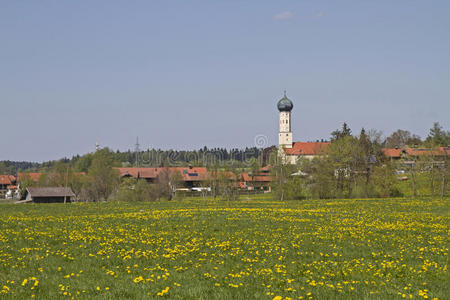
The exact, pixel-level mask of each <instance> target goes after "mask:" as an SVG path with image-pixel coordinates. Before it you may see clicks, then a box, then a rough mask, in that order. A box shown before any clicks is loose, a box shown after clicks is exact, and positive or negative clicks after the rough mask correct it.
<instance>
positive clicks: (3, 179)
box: [0, 175, 16, 185]
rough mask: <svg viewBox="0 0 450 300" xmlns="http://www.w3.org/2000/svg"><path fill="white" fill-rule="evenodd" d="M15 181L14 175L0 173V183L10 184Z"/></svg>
mask: <svg viewBox="0 0 450 300" xmlns="http://www.w3.org/2000/svg"><path fill="white" fill-rule="evenodd" d="M15 181H16V177H14V176H13V175H0V184H7V185H11V184H12V183H13V182H15Z"/></svg>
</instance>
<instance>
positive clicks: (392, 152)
mask: <svg viewBox="0 0 450 300" xmlns="http://www.w3.org/2000/svg"><path fill="white" fill-rule="evenodd" d="M381 150H382V151H383V152H384V155H386V156H387V157H400V156H401V154H402V152H403V150H402V149H390V148H383V149H381Z"/></svg>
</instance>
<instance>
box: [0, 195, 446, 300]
mask: <svg viewBox="0 0 450 300" xmlns="http://www.w3.org/2000/svg"><path fill="white" fill-rule="evenodd" d="M449 202H450V201H449V199H445V200H441V199H426V200H410V199H392V200H386V199H377V200H328V201H326V200H314V201H313V200H311V201H300V202H283V203H280V202H274V201H272V202H271V201H267V200H264V201H258V200H252V201H238V202H231V203H227V202H207V203H205V202H202V201H184V202H161V203H98V204H97V203H87V204H70V205H62V204H59V205H57V204H46V205H45V204H44V205H33V204H30V205H12V204H5V205H0V229H1V230H0V297H3V298H10V299H22V298H31V297H34V298H37V299H55V298H64V297H67V298H83V299H86V298H105V299H123V298H133V299H142V298H145V297H147V298H163V297H166V298H172V299H274V298H275V299H289V298H291V299H364V298H370V299H396V298H398V299H403V298H406V299H410V298H413V299H423V298H425V299H434V298H438V299H445V298H447V299H448V298H449V295H450V289H449V287H450V282H449V279H448V277H449V276H448V270H447V264H448V247H449V239H448V233H449Z"/></svg>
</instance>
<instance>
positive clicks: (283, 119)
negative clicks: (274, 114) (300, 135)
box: [277, 91, 294, 149]
mask: <svg viewBox="0 0 450 300" xmlns="http://www.w3.org/2000/svg"><path fill="white" fill-rule="evenodd" d="M277 107H278V110H279V111H280V132H279V133H278V148H280V149H281V148H292V132H291V110H292V109H293V108H294V104H292V101H291V100H289V99H288V97H286V91H284V97H283V98H281V100H280V101H278V105H277Z"/></svg>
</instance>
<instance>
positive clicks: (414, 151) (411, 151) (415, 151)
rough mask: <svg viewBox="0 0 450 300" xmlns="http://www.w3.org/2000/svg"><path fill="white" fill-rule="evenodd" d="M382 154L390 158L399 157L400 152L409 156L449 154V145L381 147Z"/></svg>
mask: <svg viewBox="0 0 450 300" xmlns="http://www.w3.org/2000/svg"><path fill="white" fill-rule="evenodd" d="M381 150H382V151H383V152H384V155H386V156H387V157H392V158H399V157H400V156H401V155H402V153H403V154H407V155H410V156H422V155H434V156H445V155H450V148H449V147H440V148H439V149H424V148H403V149H392V148H383V149H381Z"/></svg>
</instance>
